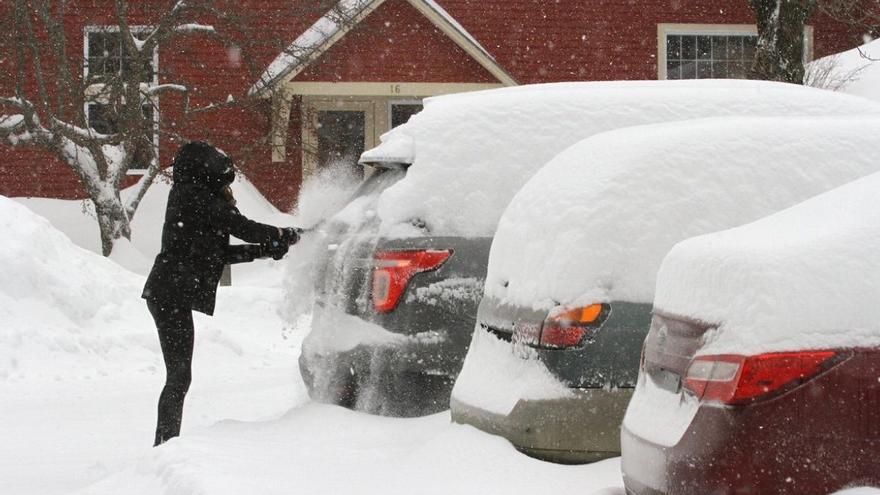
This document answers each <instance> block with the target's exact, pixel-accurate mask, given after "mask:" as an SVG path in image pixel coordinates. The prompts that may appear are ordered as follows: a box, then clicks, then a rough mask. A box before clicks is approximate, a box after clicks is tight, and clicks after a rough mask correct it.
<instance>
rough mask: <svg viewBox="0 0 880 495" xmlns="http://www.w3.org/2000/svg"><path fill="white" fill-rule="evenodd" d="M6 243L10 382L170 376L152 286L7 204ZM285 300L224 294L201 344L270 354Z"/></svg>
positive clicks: (0, 296) (204, 320)
mask: <svg viewBox="0 0 880 495" xmlns="http://www.w3.org/2000/svg"><path fill="white" fill-rule="evenodd" d="M0 238H2V239H3V242H2V243H0V264H2V266H3V267H4V268H3V277H2V279H0V321H2V322H3V323H2V325H0V379H2V378H5V379H9V380H15V381H20V380H31V379H51V380H66V379H80V378H90V377H96V376H102V375H108V374H116V373H123V374H124V373H148V374H155V373H157V372H158V371H160V370H162V369H163V368H162V360H161V353H160V352H159V343H158V339H157V338H156V335H155V333H156V330H155V327H154V325H153V321H152V319H151V317H150V315H149V312H148V311H147V309H146V305H145V304H144V301H143V300H142V299H141V297H140V295H141V290H142V288H143V284H144V279H143V277H141V276H139V275H135V274H133V273H131V272H130V271H128V270H125V269H123V268H121V267H120V266H119V265H117V264H116V263H115V262H113V261H112V260H110V259H107V258H104V257H102V256H100V255H98V254H95V253H93V252H91V251H89V250H86V249H83V248H80V247H78V246H76V245H75V244H73V242H71V240H70V239H69V238H67V237H66V236H65V235H64V234H62V233H61V232H59V231H58V230H56V229H55V228H54V227H53V226H52V225H51V224H50V223H49V221H48V220H46V219H45V218H42V217H40V216H38V215H36V214H34V213H33V212H32V211H31V210H29V209H28V208H26V207H25V206H22V205H21V204H19V203H18V202H16V201H13V200H11V199H9V198H5V197H2V196H0ZM279 299H280V291H278V290H277V289H275V290H272V289H262V288H242V289H238V290H233V289H226V288H221V290H220V292H219V294H218V308H219V309H218V315H217V317H216V318H213V319H210V318H208V317H203V316H201V315H197V316H196V327H197V329H198V330H197V333H198V335H199V337H198V339H199V342H200V343H201V345H206V346H207V348H208V349H210V350H211V352H214V353H217V354H219V355H223V356H228V355H229V354H232V355H233V356H239V357H244V358H254V357H257V356H260V355H264V354H265V352H266V349H267V345H269V344H268V343H269V342H272V341H273V340H274V339H272V338H271V337H276V338H280V336H281V323H280V321H279V320H278V316H277V314H276V311H277V308H278V304H279ZM237 332H245V335H246V336H245V338H241V337H239V336H236V335H235V334H236V333H237ZM267 337H269V338H267ZM291 359H293V358H292V357H291Z"/></svg>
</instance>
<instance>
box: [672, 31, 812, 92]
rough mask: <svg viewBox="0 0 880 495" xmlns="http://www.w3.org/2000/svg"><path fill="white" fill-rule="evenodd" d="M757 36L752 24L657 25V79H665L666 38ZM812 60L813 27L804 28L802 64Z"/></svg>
mask: <svg viewBox="0 0 880 495" xmlns="http://www.w3.org/2000/svg"><path fill="white" fill-rule="evenodd" d="M749 35H751V36H757V35H758V28H757V26H755V25H754V24H665V23H660V24H657V79H660V80H665V79H666V61H667V60H666V37H667V36H749ZM811 60H813V27H812V26H805V27H804V63H807V62H809V61H811Z"/></svg>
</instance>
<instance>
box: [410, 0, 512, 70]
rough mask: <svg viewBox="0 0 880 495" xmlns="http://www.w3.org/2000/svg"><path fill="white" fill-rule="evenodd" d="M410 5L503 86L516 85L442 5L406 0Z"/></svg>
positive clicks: (426, 0) (421, 0)
mask: <svg viewBox="0 0 880 495" xmlns="http://www.w3.org/2000/svg"><path fill="white" fill-rule="evenodd" d="M407 1H408V2H409V3H410V5H412V6H413V7H415V8H416V10H418V11H419V12H421V13H422V14H423V15H424V16H425V17H427V18H428V20H430V21H431V22H432V23H433V24H434V25H435V26H437V27H438V28H440V30H441V31H442V32H444V33H445V34H446V36H448V37H449V38H451V39H452V41H454V42H455V43H456V44H457V45H458V46H459V47H460V48H461V49H462V50H464V51H465V52H466V53H467V54H468V55H470V56H471V58H473V59H474V60H476V61H477V63H478V64H480V65H481V66H483V68H484V69H486V70H487V71H489V73H490V74H492V76H494V77H495V79H497V80H498V81H499V82H501V83H502V84H503V85H505V86H516V85H517V84H518V83H517V82H516V79H514V78H513V76H511V75H510V74H509V73H508V72H507V71H506V70H504V68H502V67H501V66H500V65H498V62H497V61H496V60H495V57H493V56H492V55H491V54H490V53H489V52H488V51H486V49H485V48H483V46H482V45H480V44H479V42H477V40H476V39H475V38H474V37H473V36H471V34H470V33H469V32H467V30H465V28H464V27H463V26H462V25H461V24H459V23H458V22H457V21H455V19H453V18H452V16H450V15H449V14H448V13H447V12H446V11H445V10H443V8H442V7H440V6H439V5H437V4H436V3H434V2H433V1H431V0H407Z"/></svg>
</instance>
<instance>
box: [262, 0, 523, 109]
mask: <svg viewBox="0 0 880 495" xmlns="http://www.w3.org/2000/svg"><path fill="white" fill-rule="evenodd" d="M344 1H345V0H340V3H339V4H337V7H334V9H336V8H338V7H339V6H340V5H342V2H344ZM384 1H385V0H372V2H371V3H369V4H367V5H366V6H364V7H363V8H362V10H360V11H359V12H358V13H357V15H356V16H355V17H354V18H353V19H352V22H351V23H350V24H349V25H346V26H333V27H334V28H335V29H333V30H332V32H330V33H324V29H326V28H322V27H321V23H325V24H326V23H332V22H333V20H332V18H330V17H329V16H330V15H331V14H333V13H334V12H335V10H334V9H331V10H330V11H329V12H328V13H327V15H325V16H324V17H322V18H321V19H319V20H318V21H317V22H315V24H313V25H312V27H310V28H309V29H308V30H306V31H305V32H304V33H303V34H302V35H300V36H299V37H298V38H297V40H295V41H294V42H293V43H291V45H290V46H288V48H287V49H286V50H285V51H284V52H283V53H281V54H280V55H278V56H277V57H276V58H275V60H274V61H272V63H271V64H269V66H268V67H267V68H266V70H265V71H264V72H263V74H262V75H261V76H260V79H259V80H258V81H257V82H256V83H255V84H254V85H253V86H252V87H251V88H250V90H249V91H248V94H250V95H256V96H260V97H262V98H268V97H269V95H268V93H269V92H270V91H268V90H270V89H271V88H272V87H276V86H282V85H286V84H288V83H290V81H292V80H293V79H294V78H295V77H296V76H297V75H299V74H300V73H301V72H302V71H303V70H305V68H306V67H307V66H308V65H309V64H311V63H312V62H314V61H315V60H317V59H318V58H320V56H321V55H323V54H324V52H326V51H327V50H329V49H330V48H331V47H332V46H333V45H334V44H335V43H336V42H337V41H339V40H340V39H341V38H342V37H343V36H345V35H346V34H347V33H348V32H349V31H350V30H351V29H353V28H354V27H355V26H356V25H357V24H358V23H360V22H361V21H362V20H363V19H365V18H366V17H367V16H368V15H370V14H371V13H372V12H373V11H375V10H376V9H377V8H379V6H381V5H382V4H383V3H384ZM407 2H408V3H409V4H410V5H411V6H412V7H413V8H415V9H416V10H417V11H418V12H420V13H421V14H422V15H423V16H424V17H426V18H427V19H428V20H429V21H430V22H431V23H432V24H433V25H434V26H435V27H437V28H438V29H440V31H441V32H442V33H444V34H445V35H446V36H447V37H448V38H450V39H451V40H452V41H453V42H454V43H455V44H457V45H458V46H459V47H460V48H461V49H462V50H464V51H465V53H467V54H468V55H469V56H470V57H471V58H473V59H474V60H475V61H476V62H477V63H478V64H480V65H481V66H482V67H483V68H484V69H486V70H487V71H488V72H489V73H490V74H492V76H493V77H495V78H496V79H497V80H498V81H499V82H500V83H501V85H504V86H516V85H517V84H518V83H517V82H516V80H515V79H514V78H513V76H511V75H510V74H509V73H508V72H507V71H506V70H504V68H502V67H501V66H500V65H498V62H496V61H495V58H494V57H493V56H492V55H491V54H490V53H489V52H488V51H486V49H485V48H483V46H482V45H480V44H479V42H478V41H477V40H476V38H474V37H473V36H471V34H470V33H468V32H467V30H465V28H464V27H463V26H462V25H461V24H459V23H458V22H457V21H455V19H453V18H452V17H451V16H450V15H449V14H448V13H447V12H446V11H445V10H443V9H442V7H440V6H439V5H437V4H436V3H434V2H433V1H432V0H407ZM328 19H329V20H328ZM313 33H318V34H325V35H326V37H325V38H324V39H323V40H322V41H321V42H320V43H318V44H316V45H313V46H300V44H305V45H308V43H306V42H304V41H302V39H303V38H308V40H309V41H310V39H311V37H312V34H313ZM307 34H308V36H307ZM296 51H305V52H307V53H306V54H305V56H304V57H303V58H302V60H296V59H295V58H294V57H293V56H292V55H290V53H289V52H296Z"/></svg>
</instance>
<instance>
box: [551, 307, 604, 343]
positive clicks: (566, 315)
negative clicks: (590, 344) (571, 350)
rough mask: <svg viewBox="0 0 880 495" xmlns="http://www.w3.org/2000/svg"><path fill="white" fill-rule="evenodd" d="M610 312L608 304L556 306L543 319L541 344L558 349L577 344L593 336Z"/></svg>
mask: <svg viewBox="0 0 880 495" xmlns="http://www.w3.org/2000/svg"><path fill="white" fill-rule="evenodd" d="M610 312H611V306H609V305H608V304H591V305H589V306H581V307H577V308H569V307H562V308H557V309H555V310H553V311H551V312H550V315H549V316H548V317H547V319H546V320H544V325H543V328H541V341H540V342H541V345H542V346H544V347H552V348H558V349H561V348H566V347H576V346H579V345H581V343H582V342H584V341H585V340H588V339H591V338H593V337H595V335H596V332H597V331H598V330H599V327H601V326H602V323H604V322H605V320H606V319H607V318H608V314H609V313H610Z"/></svg>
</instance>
